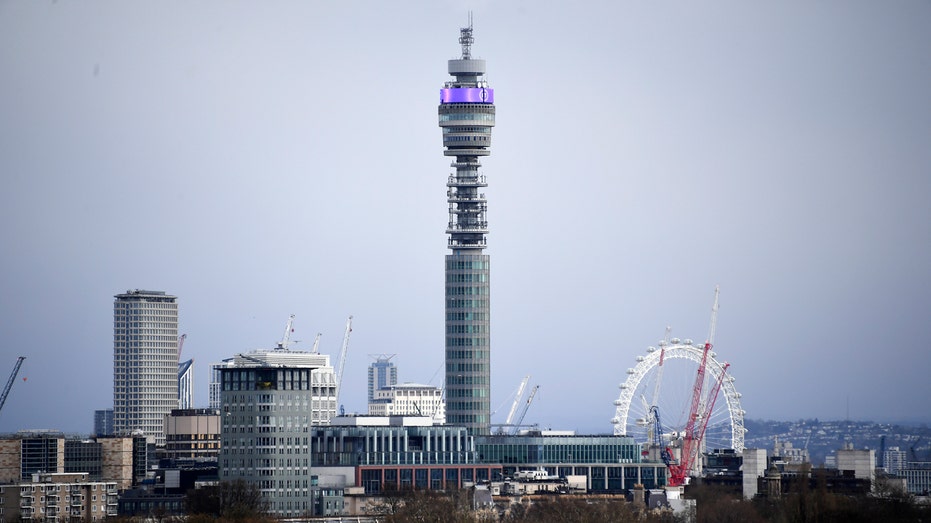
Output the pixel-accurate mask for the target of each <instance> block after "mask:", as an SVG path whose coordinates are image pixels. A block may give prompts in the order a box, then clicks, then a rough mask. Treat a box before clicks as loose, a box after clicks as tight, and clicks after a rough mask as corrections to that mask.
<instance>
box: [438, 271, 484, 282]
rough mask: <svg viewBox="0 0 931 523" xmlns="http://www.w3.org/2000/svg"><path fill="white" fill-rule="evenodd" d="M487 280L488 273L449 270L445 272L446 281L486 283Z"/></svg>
mask: <svg viewBox="0 0 931 523" xmlns="http://www.w3.org/2000/svg"><path fill="white" fill-rule="evenodd" d="M486 282H488V273H487V272H479V273H471V272H467V273H461V272H451V273H447V274H446V283H486Z"/></svg>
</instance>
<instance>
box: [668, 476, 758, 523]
mask: <svg viewBox="0 0 931 523" xmlns="http://www.w3.org/2000/svg"><path fill="white" fill-rule="evenodd" d="M686 492H687V497H688V498H689V499H694V500H695V520H696V523H745V522H746V523H756V522H760V523H762V522H764V521H766V519H765V518H764V517H763V516H762V515H760V514H759V512H758V511H757V509H756V507H755V506H754V505H753V503H751V502H750V501H748V500H745V499H743V497H741V496H740V495H735V494H734V493H732V492H729V491H727V490H726V489H724V488H722V487H720V486H717V485H705V484H698V485H690V486H689V488H688V490H687V491H686Z"/></svg>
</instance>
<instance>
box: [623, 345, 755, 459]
mask: <svg viewBox="0 0 931 523" xmlns="http://www.w3.org/2000/svg"><path fill="white" fill-rule="evenodd" d="M674 341H675V340H674ZM651 349H653V348H652V347H651ZM703 351H704V347H703V346H698V345H695V344H691V343H671V344H668V345H665V346H664V347H662V350H661V349H653V350H649V351H648V352H647V355H646V356H642V357H638V362H637V365H636V366H635V367H633V368H631V369H628V370H627V373H628V376H627V379H626V380H625V381H624V383H622V384H621V385H620V388H621V394H620V396H619V397H618V399H617V400H615V401H614V404H615V406H616V407H617V408H616V410H615V415H614V418H612V419H611V423H612V424H614V435H615V436H624V435H627V427H628V423H627V421H628V416H629V414H630V404H631V401H632V400H633V399H634V398H633V396H634V392H635V391H636V390H637V388H638V387H639V386H640V382H641V381H643V378H644V377H645V376H646V375H647V373H649V372H650V371H651V370H653V369H654V368H656V367H657V366H658V365H659V360H660V355H661V353H662V354H663V357H664V358H671V359H687V360H690V361H693V362H695V363H699V364H700V362H701V357H702V352H703ZM706 365H707V370H708V372H710V373H711V374H712V376H713V377H715V378H720V377H721V374H722V373H724V372H725V368H726V367H725V364H722V363H721V362H719V361H718V360H717V358H716V357H715V355H714V354H713V353H709V354H708V360H707V362H706ZM719 394H720V395H722V396H723V397H724V400H725V405H726V408H727V411H728V418H729V421H730V425H731V448H732V449H733V450H735V451H737V452H741V451H743V449H744V433H745V432H746V430H745V428H744V418H743V415H744V411H743V409H742V408H741V406H740V393H738V392H737V389H736V388H735V387H734V378H733V376H730V375H725V376H724V380H723V382H722V383H721V390H720V392H719Z"/></svg>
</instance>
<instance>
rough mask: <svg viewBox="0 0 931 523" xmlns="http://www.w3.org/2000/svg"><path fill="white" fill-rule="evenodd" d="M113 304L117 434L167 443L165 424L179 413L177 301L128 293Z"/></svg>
mask: <svg viewBox="0 0 931 523" xmlns="http://www.w3.org/2000/svg"><path fill="white" fill-rule="evenodd" d="M115 298H116V299H115V301H114V302H113V430H114V433H115V434H117V435H129V434H130V433H132V432H133V431H136V430H141V431H142V433H143V434H145V435H146V436H149V437H152V438H154V439H155V443H156V444H159V445H161V444H164V443H165V433H164V427H163V420H164V417H165V415H166V414H168V413H169V412H171V409H176V408H178V301H177V298H176V297H175V296H170V295H168V294H165V293H164V292H161V291H143V290H138V289H136V290H129V291H126V292H125V293H124V294H118V295H116V296H115Z"/></svg>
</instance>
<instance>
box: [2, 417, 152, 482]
mask: <svg viewBox="0 0 931 523" xmlns="http://www.w3.org/2000/svg"><path fill="white" fill-rule="evenodd" d="M145 445H146V442H145V438H144V437H141V436H140V437H136V438H131V437H128V438H121V437H98V438H91V439H84V438H77V437H66V436H65V435H64V434H62V433H61V432H56V431H24V432H20V433H17V434H12V435H7V436H4V437H3V438H0V483H18V482H22V481H30V480H31V479H32V478H33V476H34V475H36V474H66V473H86V474H87V476H88V478H89V479H90V480H92V481H114V482H116V484H117V487H118V488H120V489H124V488H129V487H130V486H132V485H133V483H134V481H135V480H136V479H139V480H141V479H143V478H144V477H145V471H146V465H147V462H146V455H145V453H144V450H145ZM135 446H141V447H142V449H143V453H142V454H141V456H140V455H139V454H136V453H134V452H133V449H134V448H135Z"/></svg>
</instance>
